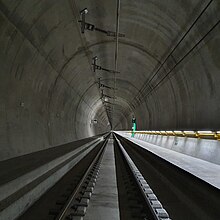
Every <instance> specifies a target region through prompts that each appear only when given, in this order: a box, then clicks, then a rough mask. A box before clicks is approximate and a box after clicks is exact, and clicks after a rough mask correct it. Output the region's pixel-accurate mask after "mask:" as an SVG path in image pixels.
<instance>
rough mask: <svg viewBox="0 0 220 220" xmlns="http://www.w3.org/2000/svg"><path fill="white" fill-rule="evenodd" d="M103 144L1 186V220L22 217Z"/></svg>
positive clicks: (67, 155)
mask: <svg viewBox="0 0 220 220" xmlns="http://www.w3.org/2000/svg"><path fill="white" fill-rule="evenodd" d="M102 140H103V139H102V138H101V137H100V138H97V139H95V140H92V141H89V143H86V144H84V145H82V146H80V147H78V148H77V149H74V150H72V151H70V152H68V153H65V154H64V155H60V156H59V157H56V158H54V159H52V160H51V161H48V162H47V163H44V164H41V165H40V166H36V167H35V168H34V169H33V170H31V171H29V172H26V173H24V174H23V175H20V176H19V177H17V178H16V179H14V180H10V181H9V182H7V183H5V184H2V185H0V219H4V220H12V219H15V218H17V217H18V216H19V215H21V214H22V213H23V212H24V211H26V210H27V209H28V208H29V207H30V206H31V205H32V204H33V203H34V202H35V201H36V200H37V199H39V198H40V196H41V195H42V194H43V193H45V192H46V191H47V190H48V189H49V188H50V187H52V186H53V185H54V184H55V183H56V182H57V181H59V180H60V179H61V178H62V177H63V176H64V175H65V174H66V173H67V172H68V171H69V170H70V169H71V168H72V167H73V166H75V165H76V164H77V163H78V162H79V161H80V160H81V159H82V158H83V157H85V156H86V155H87V154H88V153H89V152H90V151H91V150H92V149H94V148H95V146H97V144H99V143H100V142H101V141H102ZM33 163H34V161H33Z"/></svg>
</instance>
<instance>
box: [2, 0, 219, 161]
mask: <svg viewBox="0 0 220 220" xmlns="http://www.w3.org/2000/svg"><path fill="white" fill-rule="evenodd" d="M208 2H209V0H205V1H204V0H194V1H191V0H180V1H176V0H170V1H161V0H154V1H144V0H141V1H130V0H121V13H120V15H121V16H120V32H121V33H124V34H125V35H126V36H125V37H124V38H120V39H119V56H118V70H119V71H120V74H117V81H116V87H117V91H116V96H117V99H116V100H115V108H114V109H115V111H114V112H115V113H114V126H115V129H128V128H129V129H130V128H131V116H132V114H134V115H135V116H136V117H137V126H138V129H155V130H156V129H167V130H169V129H177V128H178V129H181V128H184V129H193V128H195V129H207V128H209V129H219V121H218V120H217V119H218V113H219V110H220V97H219V96H220V92H219V85H220V74H219V71H220V65H219V57H220V51H219V48H220V46H219V45H220V38H219V34H220V28H219V23H218V21H219V19H220V14H219V7H220V2H219V1H218V0H213V1H212V2H211V3H210V5H209V6H208V7H207V9H206V10H205V12H204V13H203V14H202V15H201V16H200V17H199V15H200V13H201V12H202V11H203V9H204V8H205V7H206V5H207V4H208ZM85 7H87V8H88V9H89V13H88V16H87V20H88V21H89V22H91V23H94V24H95V25H96V26H97V27H100V28H103V29H106V30H112V31H114V30H115V28H116V27H115V22H116V21H115V20H116V19H115V17H116V1H114V2H112V1H108V0H103V1H98V0H94V1H89V0H74V1H72V0H62V1H61V0H54V1H52V0H45V1H40V0H20V1H8V0H0V46H1V49H0V66H1V70H0V146H1V148H0V160H6V159H9V158H13V157H16V156H20V155H24V154H28V153H31V152H37V151H39V150H43V149H47V148H50V147H54V146H57V145H60V144H64V143H67V142H71V141H73V140H77V139H80V138H84V137H88V136H92V135H94V134H98V133H101V132H104V131H107V130H109V129H110V128H109V125H108V119H107V115H106V112H105V109H104V107H103V104H102V102H101V100H100V91H99V89H98V85H97V83H96V82H97V78H98V77H102V78H101V82H102V83H104V84H106V85H108V86H113V75H111V74H109V73H106V72H101V71H97V73H96V74H94V73H93V72H92V68H91V58H92V57H93V56H95V55H96V56H98V57H99V58H100V59H99V63H98V64H100V65H101V66H104V67H107V68H114V52H115V40H114V38H111V37H108V36H105V35H103V34H102V33H98V32H88V31H87V32H86V33H85V34H84V35H82V34H81V33H80V26H79V24H78V21H77V20H78V19H79V18H80V16H79V11H80V10H81V9H83V8H85ZM198 17H199V19H198V20H197V18H198ZM195 20H196V22H195V24H194V26H193V27H192V28H191V29H190V31H189V32H187V30H189V28H190V27H191V25H192V24H193V23H194V21H195ZM185 33H187V34H186V35H185ZM183 36H185V37H184V38H183V39H182V37H183ZM181 39H182V40H181ZM180 40H181V42H180ZM178 42H180V43H178ZM173 49H175V50H173ZM192 49H193V50H192ZM172 50H173V52H172ZM171 52H172V53H171ZM168 55H170V56H169V57H168ZM166 57H168V58H167V59H166ZM105 93H106V94H108V95H112V92H111V91H110V90H109V91H108V90H107V89H106V91H105ZM93 119H97V120H98V123H97V124H92V123H91V120H93Z"/></svg>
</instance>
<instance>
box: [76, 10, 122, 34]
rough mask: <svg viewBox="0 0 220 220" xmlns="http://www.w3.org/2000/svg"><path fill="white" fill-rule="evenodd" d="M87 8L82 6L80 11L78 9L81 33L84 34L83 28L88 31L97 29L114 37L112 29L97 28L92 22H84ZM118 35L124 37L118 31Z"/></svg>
mask: <svg viewBox="0 0 220 220" xmlns="http://www.w3.org/2000/svg"><path fill="white" fill-rule="evenodd" d="M88 12H89V11H88V9H87V8H84V9H83V10H82V11H80V15H81V20H79V21H78V22H79V23H81V33H82V34H84V33H85V30H88V31H97V32H100V33H103V34H106V35H107V36H109V37H116V33H115V32H114V31H107V30H103V29H101V28H97V27H96V26H95V25H94V24H90V23H88V22H86V14H88ZM118 37H125V34H121V33H118Z"/></svg>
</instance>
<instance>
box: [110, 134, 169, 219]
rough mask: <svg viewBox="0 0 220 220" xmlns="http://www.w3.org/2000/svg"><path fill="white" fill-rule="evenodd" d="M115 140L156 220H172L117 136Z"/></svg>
mask: <svg viewBox="0 0 220 220" xmlns="http://www.w3.org/2000/svg"><path fill="white" fill-rule="evenodd" d="M114 138H115V140H116V141H117V143H118V145H119V147H120V149H121V151H122V153H123V155H124V157H125V159H126V161H127V163H128V165H129V168H130V170H131V172H132V174H133V177H134V178H135V180H136V182H137V184H138V186H139V188H140V191H141V193H142V195H143V197H144V199H145V201H146V203H147V206H148V207H149V208H150V211H151V213H152V214H153V216H154V218H155V220H171V219H170V218H169V214H168V213H167V211H166V210H165V209H164V208H163V206H162V204H161V203H160V201H159V200H158V198H157V197H156V195H155V194H154V193H153V190H152V189H151V188H150V186H149V185H148V183H147V181H146V180H145V179H144V177H143V176H142V174H141V172H140V171H139V170H138V168H137V167H136V165H135V164H134V162H133V161H132V159H131V157H130V156H129V155H128V153H127V152H126V150H125V149H124V147H123V146H122V144H121V142H120V141H119V140H118V138H117V137H116V135H115V134H114Z"/></svg>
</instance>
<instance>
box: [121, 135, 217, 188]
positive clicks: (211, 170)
mask: <svg viewBox="0 0 220 220" xmlns="http://www.w3.org/2000/svg"><path fill="white" fill-rule="evenodd" d="M117 133H118V134H119V135H121V136H123V137H125V138H127V139H128V140H129V141H131V142H133V143H135V144H137V145H139V146H140V147H142V148H144V149H146V150H148V151H150V152H152V153H154V154H156V155H157V156H159V157H161V158H163V159H165V160H167V161H169V162H170V163H172V164H174V165H176V166H178V167H180V168H181V169H184V170H185V171H187V172H189V173H191V174H192V175H194V176H196V177H198V178H200V179H202V180H204V181H205V182H207V183H209V184H211V185H212V186H214V187H216V188H218V189H220V165H218V164H214V163H211V162H208V161H205V160H202V159H198V158H195V157H193V156H189V155H185V154H182V153H179V152H176V151H173V150H171V149H167V148H164V147H160V146H158V145H155V144H151V143H149V142H146V141H144V140H138V139H136V138H131V137H128V136H127V135H125V134H123V133H122V132H117Z"/></svg>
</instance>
